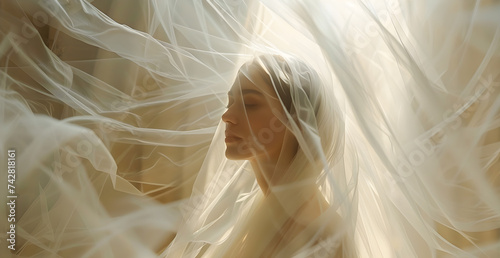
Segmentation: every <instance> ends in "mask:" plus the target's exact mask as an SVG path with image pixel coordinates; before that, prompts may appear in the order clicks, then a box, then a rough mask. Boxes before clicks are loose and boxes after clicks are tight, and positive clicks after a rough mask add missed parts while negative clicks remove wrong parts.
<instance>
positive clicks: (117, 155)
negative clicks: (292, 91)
mask: <svg viewBox="0 0 500 258" xmlns="http://www.w3.org/2000/svg"><path fill="white" fill-rule="evenodd" d="M499 11H500V5H499V4H498V3H497V1H449V0H440V1H430V0H428V1H420V2H418V3H416V2H410V1H399V2H398V1H368V0H366V1H314V2H304V1H293V0H285V1H229V0H227V1H226V0H217V1H201V2H200V1H140V2H139V1H112V0H109V1H84V0H81V1H56V0H51V1H30V2H28V1H14V0H9V1H4V2H2V3H0V12H1V15H0V20H1V22H0V35H1V36H0V53H1V58H0V61H1V65H0V67H1V69H0V84H1V86H2V87H1V94H0V114H1V120H0V121H1V124H2V125H1V128H2V130H1V131H0V139H1V141H0V142H1V143H2V149H1V152H2V161H5V162H2V164H3V165H2V166H4V167H7V166H6V165H5V164H7V157H8V156H7V155H8V153H10V152H9V150H11V151H12V150H15V153H16V162H17V163H16V164H17V165H16V181H15V187H16V188H15V195H16V196H17V198H16V199H15V201H16V210H15V219H16V221H15V226H16V245H15V248H16V250H15V251H11V250H9V249H7V248H3V249H2V253H5V254H8V253H9V252H10V253H12V254H15V255H18V256H38V257H47V256H51V255H53V256H61V257H71V256H87V257H88V256H90V257H107V256H120V257H139V256H140V257H148V256H152V257H154V256H159V255H161V256H167V257H197V256H203V255H204V256H205V257H219V256H220V257H222V256H224V255H226V256H230V255H231V254H235V253H238V250H240V249H238V247H241V248H243V249H241V250H247V249H244V248H249V246H243V245H239V244H238V243H239V242H238V241H240V240H241V239H244V236H245V234H249V235H248V236H249V239H251V238H252V237H254V238H255V239H257V237H258V236H261V235H265V234H269V236H266V237H262V238H259V239H261V241H260V242H259V241H255V246H253V247H254V248H253V250H254V252H253V253H248V252H246V253H245V255H247V256H249V257H255V256H259V255H266V254H269V250H270V248H269V246H271V247H272V248H271V250H273V251H272V254H273V256H277V257H280V256H281V257H292V256H296V257H311V256H312V257H314V256H316V257H332V256H333V255H335V254H337V255H343V256H344V257H354V256H359V257H436V256H438V257H446V256H450V257H470V256H475V257H494V256H496V255H498V254H499V253H500V231H499V228H500V218H499V216H500V202H499V200H500V198H499V195H500V185H499V184H500V181H499V176H498V174H499V171H500V163H499V161H498V158H499V153H500V133H499V130H500V129H499V126H500V115H499V108H500V98H499V97H498V95H499V88H500V75H499V73H500V69H499V67H500V43H499V42H500V20H499V18H498V12H499ZM263 53H264V54H269V53H271V54H274V55H281V56H285V57H289V56H293V57H294V58H297V59H300V60H302V61H304V62H305V63H307V65H308V66H310V67H311V68H312V69H314V70H315V71H316V72H317V73H318V76H319V77H321V78H322V82H323V83H322V84H321V85H322V86H321V87H322V88H321V89H320V90H318V92H321V94H318V95H320V96H322V97H323V99H324V100H325V101H326V102H325V103H327V104H324V105H325V106H324V107H322V108H324V110H329V111H330V112H325V113H323V115H322V116H320V115H318V116H317V117H316V119H317V121H314V122H312V121H311V119H310V117H308V116H307V115H306V114H305V113H307V111H308V110H307V109H304V110H305V113H300V112H297V113H296V114H293V113H287V114H288V115H289V117H288V118H294V119H295V121H297V126H296V127H293V126H290V128H291V130H292V131H293V130H295V131H294V132H295V135H298V134H300V135H301V137H303V139H302V140H299V142H300V144H301V149H302V150H304V157H305V158H304V159H314V158H312V157H317V156H322V155H323V156H324V160H323V161H322V163H321V164H322V165H321V166H322V168H321V169H320V171H319V172H318V174H317V175H318V178H317V180H316V181H314V184H315V185H316V187H317V188H318V189H320V190H321V193H322V194H323V196H324V197H325V199H326V200H327V201H328V204H329V206H328V208H327V209H326V210H325V211H324V215H323V216H320V217H318V218H317V219H316V220H314V222H311V223H310V224H308V223H309V222H308V223H306V224H307V225H308V226H304V228H301V226H293V227H292V228H293V229H297V230H299V229H300V230H299V231H300V233H297V234H294V236H293V237H291V239H288V240H287V241H288V242H287V241H283V242H279V243H276V242H273V241H275V240H276V239H273V238H272V237H270V235H271V234H270V233H269V232H272V233H273V234H276V232H279V230H280V229H279V228H278V229H275V228H273V227H271V226H269V227H266V225H271V224H272V223H277V224H279V223H282V224H286V219H283V218H288V217H286V216H285V217H279V216H277V215H276V214H280V215H283V214H287V215H289V214H290V213H291V210H293V211H295V210H296V209H298V208H297V207H298V206H300V205H298V204H303V203H307V200H305V198H304V196H308V194H310V192H308V190H307V189H310V188H307V187H304V185H308V184H309V183H310V182H311V181H309V180H308V179H307V178H300V180H298V181H296V182H299V183H298V184H294V185H291V186H287V187H284V188H279V187H277V188H275V189H274V191H275V193H276V195H275V196H276V199H265V198H264V197H263V196H262V193H261V189H260V187H259V184H258V183H257V182H256V179H255V176H254V174H253V172H252V167H251V166H250V165H251V164H250V163H249V162H245V161H231V160H228V159H227V158H226V157H225V156H224V151H225V145H224V129H225V125H224V123H222V122H221V121H220V120H221V115H222V114H223V113H224V112H225V110H226V109H225V105H226V104H227V97H226V95H227V92H228V90H229V89H230V88H231V86H232V85H233V82H234V80H235V77H236V75H237V73H238V69H239V68H240V67H241V65H242V64H243V63H245V62H247V61H248V60H251V59H252V58H253V57H254V56H257V55H259V54H263ZM287 60H289V59H287ZM297 92H298V91H297ZM297 94H298V93H297ZM294 103H295V104H297V105H299V104H301V105H302V104H303V103H302V102H301V101H300V100H299V98H297V99H296V102H294ZM304 105H305V104H304ZM309 111H311V110H309ZM301 114H304V115H302V116H301ZM333 114H337V115H335V116H334V115H333ZM293 115H295V116H293ZM339 117H341V119H340V120H336V119H337V118H339ZM292 120H293V119H292ZM339 121H340V122H342V126H341V127H342V129H343V130H342V131H343V134H338V133H335V134H334V133H333V131H330V130H333V129H332V128H331V125H332V124H333V123H334V122H339ZM315 123H316V124H315ZM305 125H311V126H310V127H306V126H305ZM304 128H308V129H307V130H306V129H304ZM324 128H329V129H324ZM335 132H337V131H335ZM342 135H344V136H343V137H341V136H342ZM315 137H318V138H315ZM298 138H300V137H298ZM340 139H342V140H340ZM316 140H317V142H315V141H316ZM325 142H326V143H332V142H336V143H339V144H338V145H339V146H341V147H340V148H341V151H339V152H335V153H336V155H335V158H333V157H330V156H329V155H327V151H325V148H324V147H325V144H324V143H325ZM306 146H307V147H308V148H306ZM2 171H6V170H4V169H2ZM7 176H8V173H7V172H2V177H3V178H6V179H7V178H8V177H7ZM295 179H296V178H295ZM7 183H8V182H6V184H7ZM2 189H6V190H2V196H3V197H2V198H3V200H4V201H5V202H9V201H11V199H12V198H9V197H8V196H9V193H8V192H7V190H8V188H2ZM305 189H306V190H305ZM3 207H4V208H3V209H4V210H3V212H2V214H6V215H8V214H9V207H8V206H3ZM272 207H280V209H277V210H273V208H272ZM259 209H263V211H262V210H259ZM259 211H262V212H261V213H259ZM266 212H269V213H271V214H272V215H270V216H266V214H267V213H266ZM249 214H250V216H248V215H249ZM274 215H276V218H277V219H278V221H273V220H270V219H268V218H269V217H273V216H274ZM283 216H284V215H283ZM279 219H283V221H279ZM2 221H3V222H2V225H5V226H4V227H2V228H3V229H5V230H6V232H7V231H8V230H9V228H8V227H9V225H11V223H10V222H9V221H8V217H4V216H3V215H2ZM6 221H7V222H9V223H4V222H6ZM332 221H333V223H332ZM337 221H341V222H342V223H340V224H342V225H338V224H337V223H336V222H337ZM266 223H270V224H266ZM258 224H261V225H260V227H259V226H257V225H258ZM273 225H276V224H273ZM321 225H323V226H324V227H321ZM326 225H333V227H334V228H335V229H336V230H335V233H331V234H330V236H331V237H330V238H321V237H319V236H317V235H315V234H310V232H312V231H315V230H318V228H322V229H323V228H325V227H326ZM266 230H267V231H266ZM255 232H257V233H255ZM259 232H261V233H259ZM290 232H294V231H293V230H291V231H290ZM252 234H255V235H252ZM259 234H260V235H259ZM304 236H308V237H309V238H308V239H304ZM310 236H313V237H310ZM4 238H5V236H4V237H2V239H4ZM8 238H9V236H8V235H7V242H8ZM312 239H313V240H314V241H313V240H312ZM345 239H348V240H345ZM4 240H5V239H4ZM4 240H2V241H4ZM172 240H173V241H172ZM246 243H248V242H246ZM339 243H342V244H339ZM169 244H170V246H168V245H169ZM167 246H168V247H167ZM242 246H243V247H242ZM250 247H252V246H251V245H250ZM266 248H267V249H266ZM340 249H343V252H341V253H339V252H338V250H340ZM241 250H240V251H241ZM259 250H260V251H259ZM231 252H232V253H231ZM240 254H241V253H240Z"/></svg>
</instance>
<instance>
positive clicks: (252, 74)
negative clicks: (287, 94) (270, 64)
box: [228, 65, 276, 97]
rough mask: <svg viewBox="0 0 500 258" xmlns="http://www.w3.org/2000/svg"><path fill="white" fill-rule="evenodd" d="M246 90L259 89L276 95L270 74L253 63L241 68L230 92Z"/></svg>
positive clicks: (265, 93) (231, 93)
mask: <svg viewBox="0 0 500 258" xmlns="http://www.w3.org/2000/svg"><path fill="white" fill-rule="evenodd" d="M244 90H253V91H259V92H260V93H262V94H263V95H266V96H269V95H270V96H274V97H275V96H276V92H275V90H274V87H273V85H272V82H271V80H270V79H269V76H268V75H267V74H266V73H265V72H264V71H263V70H262V69H260V68H255V67H254V66H252V65H250V66H244V67H242V68H241V69H240V71H239V72H238V75H237V76H236V79H235V81H234V83H233V86H232V87H231V90H230V91H229V93H228V94H230V95H234V94H238V93H240V92H242V91H244Z"/></svg>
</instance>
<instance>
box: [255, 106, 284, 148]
mask: <svg viewBox="0 0 500 258" xmlns="http://www.w3.org/2000/svg"><path fill="white" fill-rule="evenodd" d="M251 129H252V133H253V136H254V138H253V141H257V143H258V144H259V145H261V146H262V145H264V146H274V145H281V143H282V141H283V136H284V133H285V129H286V127H285V125H284V124H283V123H282V122H281V121H280V120H279V119H278V118H277V117H275V116H274V115H272V113H271V114H269V113H267V114H265V115H264V114H262V116H260V118H259V119H256V120H255V122H254V123H251Z"/></svg>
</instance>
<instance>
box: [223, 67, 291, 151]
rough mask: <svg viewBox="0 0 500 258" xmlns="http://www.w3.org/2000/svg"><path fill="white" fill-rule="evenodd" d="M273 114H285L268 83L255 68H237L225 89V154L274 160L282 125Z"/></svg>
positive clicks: (282, 129)
mask: <svg viewBox="0 0 500 258" xmlns="http://www.w3.org/2000/svg"><path fill="white" fill-rule="evenodd" d="M276 115H279V116H282V119H283V117H285V114H284V111H283V108H282V105H281V103H280V101H279V99H278V97H277V95H276V92H275V90H274V88H273V86H272V85H269V83H268V82H266V80H264V78H263V77H262V74H261V73H259V72H258V70H257V69H251V70H247V71H246V72H242V71H240V72H239V73H238V76H237V78H236V80H235V82H234V84H233V86H232V88H231V90H230V91H229V92H228V109H227V111H226V112H225V113H224V114H223V115H222V120H223V121H224V122H225V123H226V132H225V133H226V139H225V142H226V157H227V158H228V159H234V160H241V159H246V160H252V159H254V158H268V159H270V160H277V159H278V157H279V154H280V152H281V149H282V146H283V141H284V138H285V132H286V131H287V130H286V127H285V125H284V124H283V123H282V122H281V121H280V119H278V117H277V116H276Z"/></svg>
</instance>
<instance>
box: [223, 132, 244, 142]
mask: <svg viewBox="0 0 500 258" xmlns="http://www.w3.org/2000/svg"><path fill="white" fill-rule="evenodd" d="M225 134H226V139H225V142H226V143H232V142H238V141H240V140H241V137H238V136H236V135H235V134H233V133H231V132H228V131H226V133H225Z"/></svg>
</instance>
